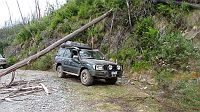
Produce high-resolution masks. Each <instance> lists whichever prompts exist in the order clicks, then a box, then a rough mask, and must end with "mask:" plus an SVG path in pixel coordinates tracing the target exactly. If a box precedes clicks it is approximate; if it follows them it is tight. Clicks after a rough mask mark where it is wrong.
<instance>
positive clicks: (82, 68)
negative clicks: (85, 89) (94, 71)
mask: <svg viewBox="0 0 200 112" xmlns="http://www.w3.org/2000/svg"><path fill="white" fill-rule="evenodd" d="M85 69H87V70H88V68H87V67H81V69H80V70H79V72H78V75H79V76H80V75H81V72H82V71H83V70H85Z"/></svg>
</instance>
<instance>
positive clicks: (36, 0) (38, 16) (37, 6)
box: [35, 0, 41, 19]
mask: <svg viewBox="0 0 200 112" xmlns="http://www.w3.org/2000/svg"><path fill="white" fill-rule="evenodd" d="M35 11H36V16H37V19H40V18H41V10H40V5H39V2H38V0H35Z"/></svg>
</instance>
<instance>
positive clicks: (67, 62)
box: [62, 49, 71, 72]
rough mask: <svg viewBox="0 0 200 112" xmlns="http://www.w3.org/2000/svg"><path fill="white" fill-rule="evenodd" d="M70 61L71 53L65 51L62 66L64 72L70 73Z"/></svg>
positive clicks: (67, 50)
mask: <svg viewBox="0 0 200 112" xmlns="http://www.w3.org/2000/svg"><path fill="white" fill-rule="evenodd" d="M70 60H71V52H70V50H69V49H65V50H64V52H63V55H62V65H63V70H64V71H66V72H70Z"/></svg>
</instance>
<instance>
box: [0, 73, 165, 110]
mask: <svg viewBox="0 0 200 112" xmlns="http://www.w3.org/2000/svg"><path fill="white" fill-rule="evenodd" d="M16 75H17V76H16V79H15V82H16V81H24V82H29V85H37V84H39V83H43V84H44V85H46V86H47V88H48V89H49V90H50V92H51V94H50V95H46V94H45V92H44V91H40V92H37V93H34V94H30V95H25V96H20V97H15V98H13V99H12V100H14V101H11V102H8V101H3V100H1V101H0V111H1V112H38V111H40V112H96V111H97V112H112V111H115V112H147V111H148V112H156V111H160V109H161V108H162V107H161V106H160V105H158V104H157V103H156V101H154V100H152V99H150V98H148V95H147V94H146V93H144V92H142V91H141V90H140V89H137V88H135V87H134V86H132V85H121V84H116V85H107V84H105V82H104V81H97V82H96V83H95V85H93V86H90V87H86V86H83V85H82V84H81V83H80V81H79V79H78V78H77V77H68V78H62V79H61V78H57V77H56V75H55V73H54V72H43V71H31V70H26V71H23V70H18V71H17V72H16ZM12 88H17V86H16V87H15V86H14V87H12ZM0 92H1V89H0ZM6 95H7V94H0V98H3V97H5V96H6Z"/></svg>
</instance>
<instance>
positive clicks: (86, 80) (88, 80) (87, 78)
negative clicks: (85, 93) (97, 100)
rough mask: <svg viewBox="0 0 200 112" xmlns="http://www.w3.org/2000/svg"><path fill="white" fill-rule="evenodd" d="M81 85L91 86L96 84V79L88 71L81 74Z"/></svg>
mask: <svg viewBox="0 0 200 112" xmlns="http://www.w3.org/2000/svg"><path fill="white" fill-rule="evenodd" d="M80 79H81V83H82V84H83V85H85V86H91V85H92V84H93V82H94V77H92V76H91V75H90V73H89V71H88V70H87V69H85V70H83V71H82V72H81V76H80Z"/></svg>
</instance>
